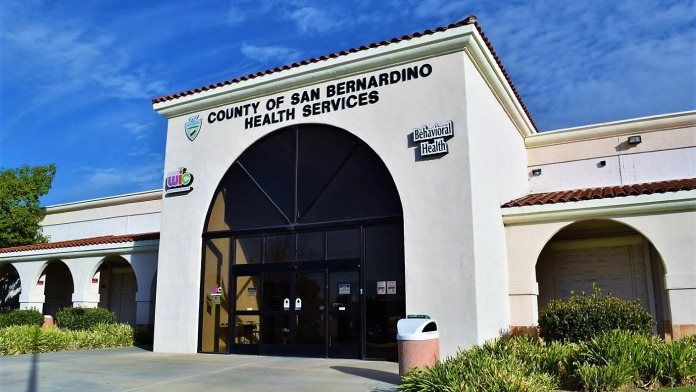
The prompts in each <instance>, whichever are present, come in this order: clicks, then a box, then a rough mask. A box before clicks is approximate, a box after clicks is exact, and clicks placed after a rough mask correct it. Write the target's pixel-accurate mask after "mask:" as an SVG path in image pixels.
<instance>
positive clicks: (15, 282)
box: [0, 263, 22, 311]
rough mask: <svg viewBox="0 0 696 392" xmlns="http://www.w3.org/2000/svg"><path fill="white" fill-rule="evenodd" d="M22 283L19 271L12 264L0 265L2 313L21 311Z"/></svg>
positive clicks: (0, 306)
mask: <svg viewBox="0 0 696 392" xmlns="http://www.w3.org/2000/svg"><path fill="white" fill-rule="evenodd" d="M21 291H22V282H21V280H20V279H19V273H18V272H17V269H16V268H15V267H14V266H12V264H10V263H5V264H2V265H0V311H3V310H9V309H19V294H20V293H21Z"/></svg>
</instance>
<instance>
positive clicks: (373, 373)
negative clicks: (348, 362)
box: [331, 366, 401, 385]
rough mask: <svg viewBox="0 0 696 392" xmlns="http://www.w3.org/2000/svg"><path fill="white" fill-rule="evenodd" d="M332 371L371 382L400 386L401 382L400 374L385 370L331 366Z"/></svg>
mask: <svg viewBox="0 0 696 392" xmlns="http://www.w3.org/2000/svg"><path fill="white" fill-rule="evenodd" d="M331 369H334V370H338V371H339V372H341V373H346V374H350V375H353V376H360V377H363V378H369V379H371V380H375V381H381V382H386V383H389V384H394V385H399V383H400V382H401V379H400V378H399V374H398V373H392V372H385V371H384V370H376V369H366V368H359V367H352V366H331Z"/></svg>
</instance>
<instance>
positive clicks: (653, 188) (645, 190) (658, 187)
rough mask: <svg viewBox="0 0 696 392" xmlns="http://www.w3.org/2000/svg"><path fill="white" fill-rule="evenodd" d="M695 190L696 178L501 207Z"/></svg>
mask: <svg viewBox="0 0 696 392" xmlns="http://www.w3.org/2000/svg"><path fill="white" fill-rule="evenodd" d="M695 189H696V178H687V179H682V180H669V181H658V182H647V183H642V184H633V185H617V186H607V187H601V188H586V189H574V190H569V191H558V192H546V193H535V194H531V195H527V196H524V197H521V198H519V199H515V200H512V201H509V202H507V203H505V204H503V205H502V207H503V208H510V207H522V206H533V205H543V204H556V203H567V202H571V201H582V200H594V199H606V198H613V197H627V196H639V195H651V194H653V193H667V192H678V191H690V190H695Z"/></svg>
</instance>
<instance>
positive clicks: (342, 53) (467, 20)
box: [152, 15, 537, 130]
mask: <svg viewBox="0 0 696 392" xmlns="http://www.w3.org/2000/svg"><path fill="white" fill-rule="evenodd" d="M467 25H472V26H474V27H475V28H476V30H477V31H478V32H479V34H480V35H481V38H482V39H483V41H484V42H485V43H486V46H487V47H488V50H489V51H490V52H491V55H492V56H493V58H494V59H495V61H496V63H497V64H498V67H499V68H500V70H501V72H502V73H503V75H504V76H505V79H506V80H507V82H508V84H509V85H510V88H511V89H512V91H513V93H514V94H515V97H516V98H517V100H518V102H519V104H520V105H521V106H522V109H523V110H524V113H525V114H526V115H527V117H528V118H529V121H530V122H531V123H532V126H533V127H534V129H535V130H536V129H537V126H536V123H534V119H533V118H532V116H531V115H530V114H529V110H527V106H526V105H525V104H524V101H523V100H522V97H521V96H520V94H519V92H518V91H517V88H516V87H515V85H514V84H513V83H512V79H511V78H510V75H509V74H508V73H507V70H505V67H503V63H502V62H501V61H500V58H499V57H498V54H497V53H496V52H495V49H493V45H492V44H491V41H490V40H489V39H488V37H487V36H486V34H485V33H484V32H483V29H481V26H480V25H479V23H478V21H477V20H476V16H474V15H470V16H468V17H466V18H465V19H462V20H460V21H459V22H456V23H451V24H449V25H447V26H440V27H437V28H435V29H428V30H424V31H420V32H415V33H412V34H408V35H404V36H402V37H394V38H392V39H390V40H386V41H380V42H373V43H371V44H368V45H363V46H359V47H357V48H351V49H347V50H341V51H339V52H334V53H331V54H328V55H323V56H319V57H313V58H310V59H307V60H302V61H299V62H296V63H292V64H286V65H283V66H280V67H276V68H272V69H268V70H265V71H260V72H256V73H252V74H249V75H246V76H241V77H238V78H234V79H230V80H226V81H224V82H219V83H215V84H210V85H208V86H203V87H199V88H196V89H192V90H187V91H183V92H180V93H176V94H171V95H164V96H161V97H156V98H153V99H152V104H153V105H154V104H157V103H161V102H166V101H170V100H173V99H177V98H181V97H185V96H188V95H193V94H196V93H200V92H203V91H208V90H213V89H216V88H219V87H223V86H227V85H230V84H235V83H239V82H242V81H246V80H249V79H254V78H258V77H261V76H265V75H270V74H274V73H277V72H281V71H284V70H289V69H293V68H298V67H302V66H304V65H308V64H312V63H318V62H321V61H327V60H331V59H334V58H337V57H342V56H346V55H348V54H351V53H357V52H362V51H365V50H369V49H373V48H378V47H380V46H387V45H391V44H395V43H398V42H402V41H408V40H412V39H417V38H419V37H422V36H426V35H433V34H435V33H439V32H443V31H447V30H449V29H453V28H457V27H462V26H467Z"/></svg>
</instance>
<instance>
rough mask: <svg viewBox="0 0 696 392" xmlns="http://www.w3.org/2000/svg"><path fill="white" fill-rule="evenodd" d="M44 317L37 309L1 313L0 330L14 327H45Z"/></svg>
mask: <svg viewBox="0 0 696 392" xmlns="http://www.w3.org/2000/svg"><path fill="white" fill-rule="evenodd" d="M43 322H44V316H43V314H41V312H39V311H38V310H36V309H25V310H19V309H14V310H6V311H4V312H0V328H2V327H9V326H12V325H38V326H39V327H40V326H42V325H43Z"/></svg>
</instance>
